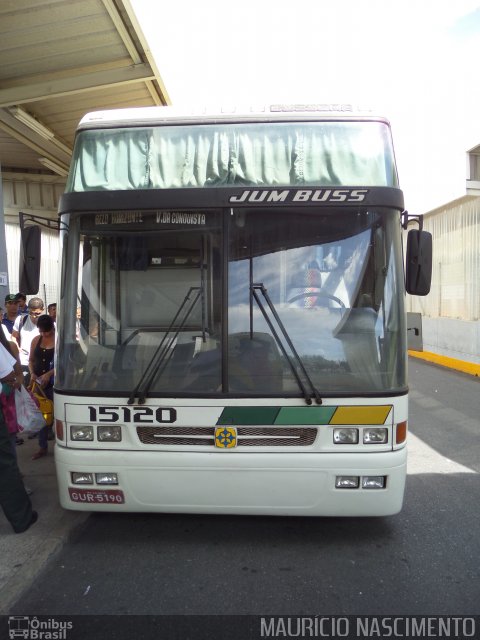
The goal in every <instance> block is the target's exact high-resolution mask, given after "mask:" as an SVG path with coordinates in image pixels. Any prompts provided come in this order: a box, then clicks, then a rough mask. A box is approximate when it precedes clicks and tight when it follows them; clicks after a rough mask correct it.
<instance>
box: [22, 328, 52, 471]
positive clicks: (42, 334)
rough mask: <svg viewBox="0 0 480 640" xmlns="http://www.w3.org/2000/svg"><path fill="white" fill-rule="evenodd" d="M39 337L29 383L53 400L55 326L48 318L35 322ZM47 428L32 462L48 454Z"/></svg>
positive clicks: (32, 355) (33, 346)
mask: <svg viewBox="0 0 480 640" xmlns="http://www.w3.org/2000/svg"><path fill="white" fill-rule="evenodd" d="M37 328H38V331H39V335H38V336H36V337H35V338H33V340H32V344H31V347H30V358H29V362H28V366H29V371H30V380H31V382H32V383H33V382H36V383H37V384H39V385H40V386H41V387H42V389H43V391H44V393H45V395H46V396H47V398H48V399H49V400H53V376H54V373H55V370H54V367H53V364H54V355H55V324H54V322H53V319H52V318H51V317H50V316H47V315H43V316H40V318H39V319H38V321H37ZM48 429H49V428H48V427H47V426H45V427H43V428H42V429H41V430H40V431H39V434H38V445H39V447H40V448H39V450H38V451H37V453H35V454H34V455H33V456H32V460H38V459H39V458H43V456H46V455H47V453H48Z"/></svg>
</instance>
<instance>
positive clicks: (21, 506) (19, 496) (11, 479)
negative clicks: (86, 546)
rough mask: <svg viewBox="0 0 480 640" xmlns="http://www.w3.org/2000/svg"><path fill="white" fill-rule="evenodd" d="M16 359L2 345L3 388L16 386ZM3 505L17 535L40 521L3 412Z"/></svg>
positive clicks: (0, 462)
mask: <svg viewBox="0 0 480 640" xmlns="http://www.w3.org/2000/svg"><path fill="white" fill-rule="evenodd" d="M14 365H15V358H13V357H12V356H11V355H10V354H9V353H8V352H7V351H6V349H5V347H4V346H3V345H1V344H0V380H1V382H2V385H3V384H4V383H5V384H8V385H9V386H10V387H14V386H15V385H16V384H17V376H16V375H15V372H14V370H13V367H14ZM0 505H1V507H2V509H3V512H4V514H5V516H6V518H7V520H8V521H9V522H10V524H11V525H12V528H13V530H14V531H15V533H23V532H24V531H26V530H27V529H29V528H30V527H31V526H32V524H34V523H35V522H36V521H37V519H38V513H37V512H36V511H34V510H33V509H32V503H31V501H30V498H29V497H28V495H27V492H26V491H25V487H24V484H23V480H22V476H21V475H20V471H19V469H18V465H17V461H16V460H15V456H14V455H13V452H12V447H11V445H10V438H9V435H8V431H7V427H6V425H5V420H4V419H3V412H2V411H1V410H0Z"/></svg>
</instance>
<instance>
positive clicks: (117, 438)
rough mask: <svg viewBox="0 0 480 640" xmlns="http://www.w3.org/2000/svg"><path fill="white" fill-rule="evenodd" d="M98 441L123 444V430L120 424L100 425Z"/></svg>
mask: <svg viewBox="0 0 480 640" xmlns="http://www.w3.org/2000/svg"><path fill="white" fill-rule="evenodd" d="M97 439H98V441H99V442H121V441H122V428H121V427H120V425H119V424H114V425H100V426H99V427H97Z"/></svg>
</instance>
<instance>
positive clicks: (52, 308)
mask: <svg viewBox="0 0 480 640" xmlns="http://www.w3.org/2000/svg"><path fill="white" fill-rule="evenodd" d="M47 313H48V315H49V316H50V317H51V318H53V321H54V322H56V321H57V303H56V302H51V303H50V304H49V305H48V307H47Z"/></svg>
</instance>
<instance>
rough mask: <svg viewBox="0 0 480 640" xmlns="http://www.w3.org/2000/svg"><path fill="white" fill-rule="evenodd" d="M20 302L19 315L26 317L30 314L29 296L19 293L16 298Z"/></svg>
mask: <svg viewBox="0 0 480 640" xmlns="http://www.w3.org/2000/svg"><path fill="white" fill-rule="evenodd" d="M15 297H16V299H17V300H18V315H22V316H25V315H27V313H28V306H27V296H26V295H25V294H24V293H21V292H20V293H17V295H16V296H15Z"/></svg>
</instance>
